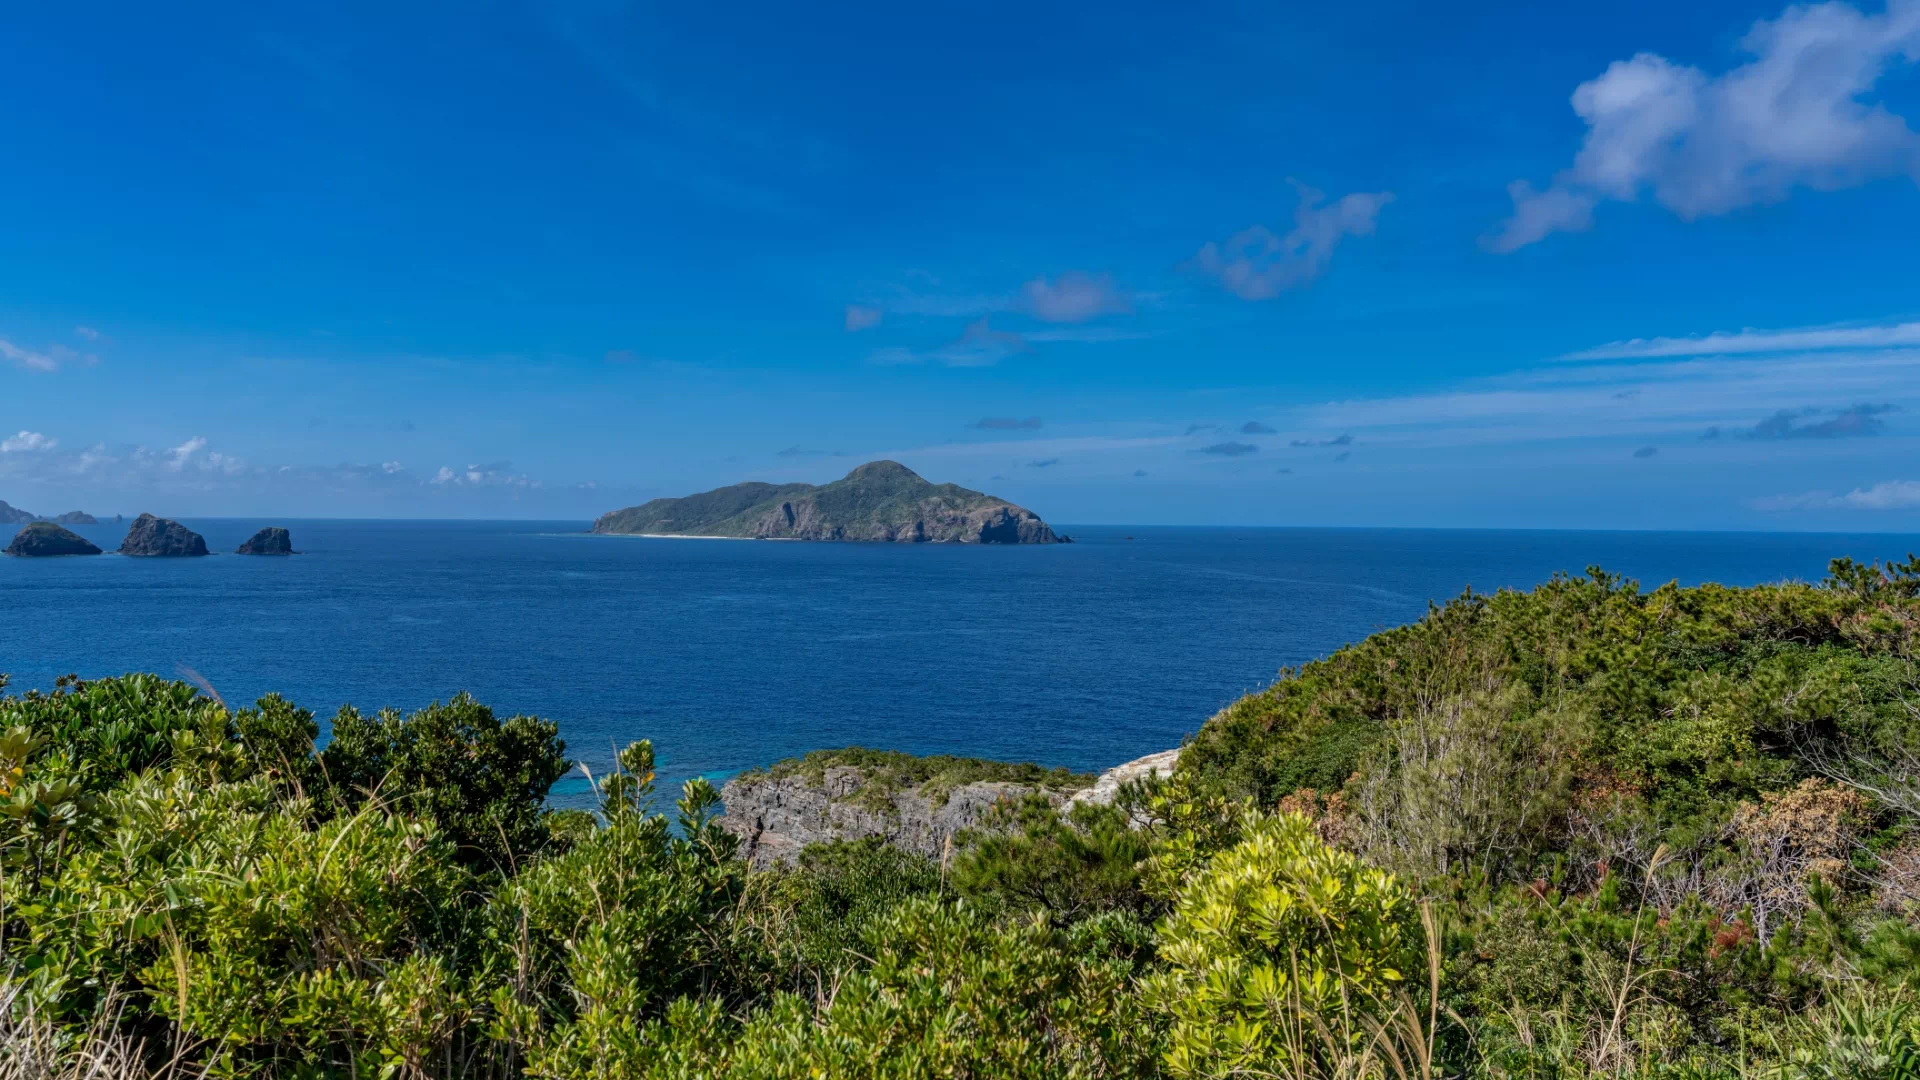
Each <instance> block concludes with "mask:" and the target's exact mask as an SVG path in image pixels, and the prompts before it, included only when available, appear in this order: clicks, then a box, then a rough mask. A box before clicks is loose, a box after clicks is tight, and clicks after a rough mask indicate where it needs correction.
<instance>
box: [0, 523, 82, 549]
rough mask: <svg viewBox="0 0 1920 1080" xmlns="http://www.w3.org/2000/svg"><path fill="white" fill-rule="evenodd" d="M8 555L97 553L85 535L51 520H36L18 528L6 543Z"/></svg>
mask: <svg viewBox="0 0 1920 1080" xmlns="http://www.w3.org/2000/svg"><path fill="white" fill-rule="evenodd" d="M6 553H7V554H8V555H20V556H24V557H28V558H39V557H42V556H47V555H98V554H100V549H99V548H97V547H94V546H93V544H92V543H90V542H89V541H88V540H87V538H86V537H84V536H80V535H77V534H75V533H72V532H69V531H67V530H66V529H63V528H61V527H60V526H58V525H55V524H54V523H53V522H51V521H36V522H34V523H33V524H31V525H28V526H27V527H26V528H24V529H21V530H20V535H18V536H16V537H14V538H13V543H11V544H8V545H7V551H6Z"/></svg>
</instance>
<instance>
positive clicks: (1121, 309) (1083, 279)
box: [1019, 270, 1133, 323]
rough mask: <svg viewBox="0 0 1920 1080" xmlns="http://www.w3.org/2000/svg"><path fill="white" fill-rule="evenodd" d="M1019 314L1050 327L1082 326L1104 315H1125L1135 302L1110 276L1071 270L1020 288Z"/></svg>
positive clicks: (1033, 281) (1036, 280)
mask: <svg viewBox="0 0 1920 1080" xmlns="http://www.w3.org/2000/svg"><path fill="white" fill-rule="evenodd" d="M1019 306H1020V310H1021V311H1023V312H1025V313H1026V314H1028V315H1031V316H1033V317H1034V318H1036V319H1039V320H1040V321H1041V322H1050V323H1083V322H1087V321H1089V320H1091V319H1097V318H1100V317H1101V316H1103V315H1125V314H1127V313H1129V312H1131V311H1132V310H1133V298H1132V297H1130V296H1128V295H1127V293H1126V292H1125V291H1124V290H1122V289H1121V288H1120V287H1119V286H1117V285H1115V284H1114V282H1113V277H1112V276H1111V275H1108V274H1089V273H1085V272H1082V271H1079V270H1070V271H1068V272H1066V273H1064V274H1061V275H1060V276H1059V277H1057V278H1054V279H1053V280H1051V281H1049V280H1048V279H1046V278H1044V277H1037V278H1034V279H1033V280H1032V281H1029V282H1027V283H1026V284H1025V285H1022V286H1021V287H1020V305H1019Z"/></svg>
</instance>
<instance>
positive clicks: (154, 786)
mask: <svg viewBox="0 0 1920 1080" xmlns="http://www.w3.org/2000/svg"><path fill="white" fill-rule="evenodd" d="M1917 646H1920V560H1915V559H1909V560H1908V561H1906V562H1904V563H1898V564H1889V565H1863V564H1859V563H1855V562H1852V561H1850V560H1838V561H1836V562H1835V563H1834V564H1833V566H1832V569H1831V574H1830V576H1829V577H1828V578H1827V579H1826V580H1825V581H1823V582H1821V583H1819V584H1803V583H1784V584H1777V585H1766V586H1759V587H1754V588H1729V587H1722V586H1717V585H1704V586H1700V587H1695V588H1679V587H1675V586H1672V585H1668V586H1664V587H1660V588H1656V589H1652V590H1644V589H1642V588H1640V587H1639V586H1637V585H1636V584H1634V583H1633V582H1630V581H1626V580H1622V579H1620V578H1618V577H1614V576H1611V575H1608V574H1605V573H1601V572H1599V571H1589V572H1588V573H1587V574H1586V575H1585V576H1579V577H1560V578H1556V579H1555V580H1553V581H1551V582H1549V583H1547V584H1544V585H1542V586H1540V587H1538V588H1536V589H1534V590H1532V591H1529V592H1509V591H1503V592H1500V593H1497V594H1494V595H1477V594H1471V593H1469V594H1467V595H1464V596H1461V597H1458V598H1456V599H1454V600H1452V601H1450V602H1448V603H1446V604H1444V605H1442V606H1438V607H1435V608H1433V609H1432V610H1431V611H1430V613H1429V614H1428V615H1427V616H1426V617H1425V618H1423V619H1421V620H1420V621H1419V622H1416V623H1414V624H1411V625H1408V626H1404V627H1400V628H1397V629H1392V630H1388V631H1384V632H1382V633H1378V634H1375V635H1373V636H1371V637H1369V638H1366V639H1365V640H1363V641H1360V642H1357V643H1355V644H1352V645H1350V646H1348V647H1346V648H1343V649H1341V650H1339V651H1337V652H1335V653H1333V654H1332V655H1330V656H1327V657H1325V658H1323V659H1320V660H1316V661H1314V662H1311V663H1308V664H1305V665H1303V666H1301V667H1300V668H1298V669H1291V670H1285V671H1283V672H1281V675H1280V677H1279V678H1278V679H1277V680H1276V681H1275V682H1274V683H1273V684H1272V685H1271V686H1268V687H1266V688H1264V689H1262V690H1260V691H1259V692H1256V693H1252V694H1249V695H1247V696H1245V697H1244V698H1242V699H1240V700H1239V701H1237V702H1235V703H1233V704H1232V705H1231V706H1230V707H1228V708H1226V709H1224V710H1222V711H1221V712H1220V713H1219V714H1218V715H1216V716H1214V717H1212V718H1211V719H1208V720H1207V721H1206V722H1205V723H1204V725H1202V726H1201V727H1200V729H1199V731H1198V733H1197V734H1196V735H1195V737H1193V738H1192V739H1191V740H1189V741H1188V742H1187V744H1186V745H1185V746H1184V747H1183V748H1182V750H1181V752H1180V753H1179V755H1178V761H1177V764H1175V765H1172V767H1171V773H1170V775H1161V773H1160V771H1159V769H1158V768H1147V769H1144V770H1141V771H1140V772H1138V773H1137V775H1138V776H1139V779H1137V780H1133V781H1131V782H1128V783H1124V784H1113V783H1108V784H1104V785H1098V786H1095V785H1094V778H1093V777H1090V776H1085V775H1080V774H1074V773H1071V772H1068V771H1066V770H1059V769H1050V768H1043V767H1041V766H1038V765H1013V764H1004V763H996V762H989V761H979V760H975V759H969V758H915V757H910V756H908V755H903V754H892V753H886V752H880V751H873V750H860V749H842V750H835V751H823V752H821V753H818V754H814V755H809V756H807V757H805V758H802V759H798V760H794V761H788V762H781V763H774V764H771V765H770V766H769V767H768V768H766V769H764V770H758V771H755V772H753V773H750V774H747V775H744V776H742V777H740V778H738V779H737V780H736V782H735V784H734V785H733V786H731V787H730V790H732V791H735V792H739V793H741V794H740V800H741V805H738V806H729V807H726V809H727V810H728V811H729V813H728V814H727V816H726V817H724V818H723V817H722V816H721V812H722V809H723V807H722V805H721V802H722V800H721V796H720V794H719V793H718V792H717V791H716V790H715V789H714V787H713V786H712V785H711V784H710V783H709V782H708V781H706V780H704V779H696V780H693V781H690V782H689V783H687V784H686V785H685V787H684V789H683V790H682V791H681V792H680V793H679V795H678V798H677V799H676V800H674V801H672V802H671V803H670V804H668V805H659V804H657V803H656V796H655V792H654V791H653V779H654V770H653V748H652V746H651V745H650V744H649V743H647V742H644V741H642V742H636V743H634V744H632V745H630V746H628V747H627V748H626V749H625V750H624V751H622V752H621V753H620V754H619V755H618V764H617V767H615V768H613V769H612V770H610V771H604V772H601V773H596V774H595V775H593V776H592V784H593V789H592V790H593V795H594V799H595V803H596V806H597V809H596V811H595V812H587V811H584V810H571V809H555V808H553V807H551V806H549V805H548V804H547V800H546V795H547V793H548V791H549V789H550V788H551V787H552V785H553V784H554V783H555V782H556V781H557V780H558V779H560V778H561V777H562V776H563V775H566V774H567V773H568V772H569V770H570V768H571V767H572V766H571V763H570V762H569V761H568V759H567V756H566V747H565V746H564V744H563V743H562V741H561V739H560V738H559V731H558V728H557V726H556V725H555V724H553V723H552V722H549V721H546V720H542V719H537V718H533V717H526V716H515V717H507V718H502V717H500V716H497V715H495V714H494V713H493V712H492V711H490V710H489V709H487V708H486V707H485V706H483V705H482V704H480V703H478V702H476V701H474V700H472V699H470V698H467V697H458V698H455V699H453V700H452V701H449V702H447V703H445V704H435V705H432V706H429V707H427V708H424V709H421V710H419V711H417V712H413V713H411V714H405V713H401V712H397V711H388V712H381V713H377V714H370V713H361V712H357V711H355V710H353V709H343V710H342V711H341V712H340V713H339V714H337V715H336V716H334V717H333V718H332V720H331V738H330V740H329V741H327V742H326V744H325V745H324V747H320V748H316V738H317V736H318V733H319V730H320V728H319V725H318V724H317V723H316V719H315V717H314V716H313V715H312V714H310V713H308V712H306V711H304V710H302V709H300V708H298V707H297V706H296V705H295V704H293V703H291V702H288V701H286V700H283V699H281V698H279V697H267V698H264V699H262V700H260V701H259V702H257V703H255V704H253V705H251V706H247V707H229V705H228V704H226V703H223V702H221V701H220V700H218V699H217V698H213V697H210V696H208V695H206V694H204V693H202V692H200V691H197V690H195V689H194V688H193V687H191V686H187V685H184V684H181V683H175V682H169V681H167V680H165V679H162V678H159V677H157V676H152V675H129V676H125V677H119V678H111V679H101V680H98V681H91V682H83V681H80V680H77V679H71V678H69V679H63V680H62V681H61V683H60V685H59V686H58V687H57V688H55V689H54V690H53V691H52V692H50V693H40V692H27V693H23V694H14V695H12V696H0V799H3V800H4V801H3V802H0V806H3V807H4V809H5V813H4V814H3V815H0V858H4V870H5V876H4V879H3V881H4V890H5V891H4V894H0V900H3V902H4V906H3V907H0V933H3V935H4V936H3V937H0V954H4V961H0V962H4V964H5V965H6V967H5V969H4V970H5V972H6V974H5V975H4V981H3V982H0V987H4V990H0V994H3V995H4V998H5V1007H4V1008H0V1017H4V1021H0V1022H3V1023H4V1024H5V1025H6V1026H5V1027H4V1028H3V1029H0V1075H22V1076H55V1075H59V1076H66V1075H74V1076H80V1075H85V1076H89V1077H103V1076H112V1077H121V1076H125V1077H135V1076H146V1075H156V1074H160V1073H163V1072H164V1073H166V1074H167V1075H173V1076H182V1077H184V1076H207V1075H217V1076H340V1077H351V1076H358V1077H372V1076H376V1075H377V1076H392V1077H446V1078H452V1077H475V1078H478V1077H509V1076H523V1075H524V1076H530V1077H548V1078H556V1080H558V1078H567V1080H571V1078H581V1080H586V1078H590V1077H591V1078H616V1077H658V1078H667V1077H680V1078H687V1077H707V1076H724V1077H751V1078H762V1077H764V1078H794V1080H799V1078H813V1077H834V1078H881V1077H887V1078H903V1080H904V1078H909V1077H913V1078H919V1077H929V1078H931V1077H1023V1078H1033V1080H1041V1078H1054V1077H1086V1078H1095V1077H1133V1078H1159V1077H1176V1078H1183V1080H1184V1078H1192V1077H1208V1078H1226V1077H1288V1078H1308V1077H1312V1078H1323V1077H1324V1078H1333V1077H1353V1078H1359V1077H1395V1078H1399V1077H1441V1076H1448V1077H1453V1076H1467V1077H1477V1078H1487V1080H1493V1078H1507V1077H1603V1076H1604V1077H1629V1076H1631V1077H1655V1076H1660V1077H1669V1076H1671V1077H1683V1076H1684V1077H1754V1078H1759V1077H1768V1078H1776V1077H1777V1078H1814V1077H1908V1076H1912V1075H1914V1068H1915V1064H1916V1062H1920V1011H1917V1010H1920V682H1916V674H1917V673H1916V669H1915V650H1916V647H1917ZM1155 749H1161V748H1155V747H1142V748H1141V750H1142V752H1143V753H1144V752H1146V751H1149V750H1155ZM1153 760H1156V761H1164V760H1165V759H1153ZM754 790H757V791H760V792H761V793H762V794H760V795H753V794H750V792H751V791H754ZM1096 790H1097V791H1099V792H1100V793H1101V794H1100V797H1098V798H1093V797H1088V798H1076V796H1078V795H1081V794H1082V793H1087V792H1090V791H1096ZM983 792H987V793H991V797H987V796H983V795H982V793H983ZM756 800H757V801H756ZM749 802H751V803H752V805H747V803H749ZM800 803H804V804H805V805H799V804H800ZM776 805H777V806H779V807H783V808H785V809H788V810H792V811H793V815H797V816H790V818H789V819H783V820H787V822H788V824H787V826H786V827H787V828H789V829H790V830H791V829H792V827H793V825H792V823H793V822H795V821H803V819H804V821H803V823H805V822H812V823H816V824H819V823H824V825H823V827H824V828H825V829H826V831H825V832H823V833H818V834H810V835H805V836H802V835H800V834H798V833H797V832H792V831H790V832H789V833H788V834H787V837H786V838H787V840H788V841H789V842H788V843H786V844H785V845H784V847H782V846H780V845H776V848H778V850H768V851H766V852H764V853H763V854H764V855H765V856H766V857H762V858H756V859H755V862H756V863H757V864H758V865H760V866H764V867H765V868H764V869H753V868H751V867H750V866H749V863H748V861H747V860H746V859H745V858H743V855H744V854H745V851H744V849H743V844H742V839H743V838H748V839H749V841H750V842H751V838H753V837H755V836H756V835H762V834H764V832H765V831H766V830H764V829H761V830H759V831H758V832H756V828H755V825H754V822H752V821H748V820H744V819H746V818H751V817H754V816H755V815H758V816H759V818H760V824H761V825H766V824H767V822H768V820H769V819H768V815H767V813H766V811H767V808H768V807H774V806H776ZM809 827H810V828H811V827H812V826H811V825H810V826H809ZM762 838H763V839H764V836H763V835H762ZM29 1052H31V1053H32V1054H34V1055H37V1056H35V1057H33V1058H32V1059H31V1060H32V1061H33V1062H36V1063H44V1064H42V1065H35V1066H34V1068H38V1069H40V1070H41V1071H32V1069H28V1070H27V1071H24V1072H22V1071H21V1070H20V1069H19V1068H15V1070H14V1072H12V1073H5V1072H4V1068H5V1067H7V1066H10V1065H11V1064H12V1063H13V1062H17V1061H22V1060H27V1059H26V1058H25V1057H23V1055H26V1054H28V1053H29ZM9 1055H11V1056H9ZM90 1062H91V1063H97V1062H105V1063H107V1064H105V1065H98V1064H88V1063H90Z"/></svg>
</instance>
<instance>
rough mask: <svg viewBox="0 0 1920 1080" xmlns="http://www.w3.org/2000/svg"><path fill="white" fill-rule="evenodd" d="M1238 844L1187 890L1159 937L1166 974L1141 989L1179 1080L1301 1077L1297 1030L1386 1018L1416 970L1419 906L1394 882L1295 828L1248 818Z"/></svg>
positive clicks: (1285, 818)
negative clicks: (1167, 1022) (1161, 1018)
mask: <svg viewBox="0 0 1920 1080" xmlns="http://www.w3.org/2000/svg"><path fill="white" fill-rule="evenodd" d="M1241 833H1242V839H1241V840H1240V842H1239V843H1237V844H1235V845H1234V846H1233V847H1231V848H1229V849H1227V850H1226V851H1224V852H1221V853H1220V854H1219V855H1218V856H1216V857H1214V858H1213V859H1212V860H1210V861H1209V862H1208V864H1207V865H1206V867H1205V868H1204V869H1201V870H1199V871H1198V872H1196V873H1195V874H1193V875H1192V876H1191V877H1189V878H1188V880H1187V881H1186V882H1185V883H1184V884H1183V885H1182V886H1181V889H1180V892H1179V895H1178V897H1177V898H1176V900H1175V903H1174V909H1173V912H1172V914H1170V915H1169V916H1168V917H1167V919H1166V922H1165V923H1164V924H1163V925H1162V927H1161V928H1160V934H1159V945H1160V955H1161V956H1162V957H1163V958H1164V959H1165V960H1166V962H1167V967H1166V970H1165V971H1163V972H1161V973H1159V974H1156V975H1154V976H1153V977H1151V978H1150V979H1148V980H1147V982H1146V984H1145V988H1144V993H1145V996H1146V998H1147V1000H1148V1001H1149V1002H1151V1003H1152V1004H1153V1005H1154V1006H1155V1007H1156V1008H1157V1009H1159V1010H1160V1011H1162V1012H1164V1013H1166V1014H1167V1015H1168V1016H1170V1017H1171V1019H1172V1031H1171V1034H1170V1040H1169V1045H1168V1048H1167V1051H1166V1064H1167V1068H1168V1070H1169V1071H1170V1072H1171V1073H1172V1074H1173V1075H1174V1076H1176V1077H1183V1078H1184V1077H1230V1076H1244V1075H1249V1074H1254V1075H1258V1074H1260V1073H1264V1072H1269V1071H1272V1070H1277V1069H1284V1068H1287V1067H1290V1066H1291V1067H1294V1068H1300V1067H1302V1066H1303V1065H1304V1062H1302V1061H1301V1060H1300V1057H1301V1055H1302V1053H1303V1048H1304V1046H1305V1040H1302V1039H1300V1038H1299V1036H1300V1035H1301V1034H1302V1031H1301V1029H1302V1027H1303V1026H1304V1025H1305V1023H1307V1022H1310V1021H1311V1020H1315V1019H1317V1020H1319V1022H1320V1024H1321V1025H1325V1026H1326V1027H1328V1028H1329V1029H1333V1028H1335V1027H1336V1026H1337V1027H1338V1029H1339V1030H1342V1031H1344V1032H1352V1031H1354V1030H1355V1025H1354V1024H1353V1023H1352V1022H1351V1021H1350V1020H1349V1018H1350V1017H1353V1016H1355V1015H1356V1014H1357V1015H1362V1016H1365V1015H1376V1014H1379V1013H1383V1012H1386V1011H1388V1010H1386V1009H1385V1008H1383V1007H1382V1006H1383V1004H1384V1003H1385V1002H1386V1001H1387V1000H1388V997H1389V994H1390V991H1391V990H1392V989H1393V988H1394V987H1395V986H1396V985H1397V984H1399V983H1401V982H1402V981H1403V980H1404V978H1405V976H1404V974H1403V971H1404V970H1405V969H1406V967H1407V966H1408V960H1409V959H1410V958H1411V956H1412V950H1411V949H1410V947H1409V946H1410V945H1411V942H1412V936H1411V928H1412V920H1413V901H1412V898H1411V897H1410V896H1409V895H1408V894H1407V892H1406V890H1405V889H1404V888H1403V887H1402V886H1401V885H1400V884H1399V883H1398V882H1397V881H1395V880H1394V878H1393V876H1392V875H1390V874H1387V873H1385V872H1384V871H1380V870H1375V869H1372V868H1370V867H1368V866H1366V865H1365V864H1364V863H1362V862H1360V860H1359V859H1357V858H1355V857H1354V856H1352V855H1350V854H1347V853H1345V852H1341V851H1336V850H1335V849H1333V848H1331V847H1329V846H1327V845H1326V844H1325V843H1323V842H1322V841H1321V840H1320V838H1319V837H1318V836H1317V835H1316V834H1315V832H1314V828H1313V824H1312V822H1310V821H1308V820H1307V819H1306V818H1305V817H1303V816H1301V815H1299V814H1283V815H1279V816H1276V817H1267V816H1264V815H1260V814H1257V813H1256V814H1253V815H1251V816H1250V817H1249V818H1248V819H1247V820H1246V821H1245V822H1244V823H1243V825H1242V828H1241ZM1301 1017H1306V1018H1307V1020H1302V1019H1299V1018H1301ZM1343 1021H1347V1022H1345V1023H1342V1022H1343ZM1317 1026H1319V1025H1316V1027H1317ZM1315 1041H1316V1042H1317V1041H1318V1040H1317V1039H1316V1040H1315Z"/></svg>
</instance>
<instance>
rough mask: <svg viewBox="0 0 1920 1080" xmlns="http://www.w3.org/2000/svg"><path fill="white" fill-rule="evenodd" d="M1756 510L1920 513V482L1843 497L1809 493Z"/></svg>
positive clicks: (1890, 483) (1763, 502) (1885, 484)
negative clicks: (1915, 511) (1900, 511)
mask: <svg viewBox="0 0 1920 1080" xmlns="http://www.w3.org/2000/svg"><path fill="white" fill-rule="evenodd" d="M1752 505H1753V508H1754V509H1756V510H1775V511H1791V510H1920V480H1883V481H1881V482H1880V483H1878V484H1875V485H1873V486H1872V487H1867V488H1855V489H1853V490H1852V491H1849V492H1847V493H1846V494H1845V495H1835V494H1833V493H1831V492H1826V491H1808V492H1802V493H1801V494H1798V495H1775V496H1772V497H1770V498H1766V499H1759V500H1756V501H1755V502H1754V503H1753V504H1752Z"/></svg>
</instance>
